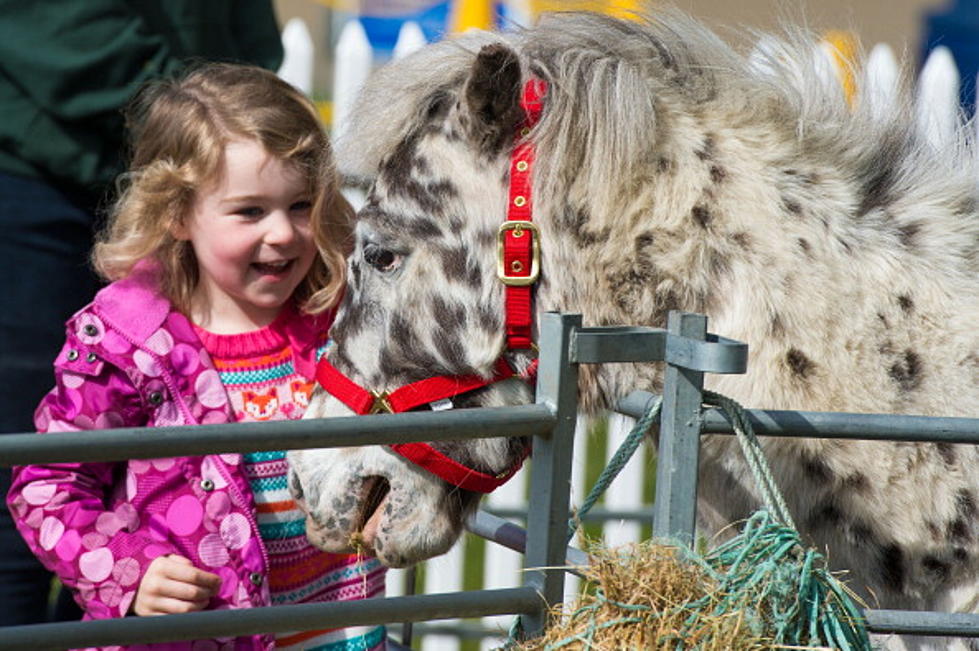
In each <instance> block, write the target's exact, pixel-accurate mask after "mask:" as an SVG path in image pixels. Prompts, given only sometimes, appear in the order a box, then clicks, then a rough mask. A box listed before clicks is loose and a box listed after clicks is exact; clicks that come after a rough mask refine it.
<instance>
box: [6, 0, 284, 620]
mask: <svg viewBox="0 0 979 651" xmlns="http://www.w3.org/2000/svg"><path fill="white" fill-rule="evenodd" d="M0 17H2V18H0V232H2V237H0V277H3V279H4V288H3V291H0V432H4V433H7V432H27V431H31V430H32V429H33V424H32V411H33V408H34V406H35V405H36V404H37V403H38V401H39V400H40V398H41V396H42V395H43V394H44V393H45V392H46V391H47V389H48V387H49V385H50V384H51V362H52V360H53V359H54V358H55V356H56V355H57V353H58V350H59V348H60V346H61V341H62V338H63V334H64V333H63V332H62V328H61V326H60V325H59V324H61V323H63V322H64V321H65V320H66V319H67V317H68V316H70V315H71V313H72V312H73V311H74V310H75V309H76V308H77V307H78V306H81V305H84V304H85V303H87V302H88V301H89V300H90V299H91V297H92V296H93V295H94V293H95V291H96V290H97V289H98V284H97V281H96V279H95V276H94V274H93V273H92V272H91V271H90V269H89V267H88V255H89V250H90V249H91V246H92V243H93V237H94V233H95V231H96V230H97V229H98V228H99V227H100V223H99V214H100V209H101V207H102V206H108V205H109V204H110V202H111V197H112V191H113V187H112V182H113V179H115V177H116V176H117V175H118V174H119V173H120V172H121V171H122V170H123V169H124V168H125V165H124V159H125V152H124V151H123V148H124V145H123V143H124V137H125V125H124V121H123V114H122V108H123V107H124V106H126V105H127V104H128V103H129V101H130V99H131V98H132V97H133V96H134V94H135V93H136V92H137V91H138V90H139V89H140V88H141V87H142V86H143V85H144V84H145V83H146V82H148V81H150V80H152V79H156V78H159V77H162V76H169V75H173V74H175V73H177V72H179V71H181V70H182V69H183V68H184V67H185V66H187V65H190V64H192V63H193V62H194V61H231V62H240V63H251V64H254V65H260V66H262V67H265V68H268V69H271V70H275V69H277V68H278V66H279V65H280V63H281V61H282V42H281V38H280V35H279V26H278V24H277V21H276V16H275V11H274V7H273V5H272V0H84V1H83V2H79V1H78V0H44V1H43V2H27V1H25V0H0ZM0 465H2V460H0ZM9 485H10V469H9V468H7V467H2V468H0V495H2V494H5V493H6V492H7V489H8V488H9ZM50 585H51V575H50V574H49V573H48V572H47V571H46V570H45V569H44V568H43V567H42V566H41V565H40V563H38V561H37V560H36V559H35V557H34V555H33V554H31V552H30V551H29V550H28V549H27V547H26V546H25V545H24V543H23V540H22V539H21V538H20V536H19V535H18V534H17V531H16V529H15V528H14V526H13V523H12V522H11V518H10V514H9V513H8V512H7V510H6V509H0V626H9V625H15V624H29V623H35V622H40V621H44V620H46V619H48V618H49V617H52V616H53V618H55V619H64V618H68V617H73V616H77V611H75V612H71V610H70V608H71V607H73V604H72V603H71V599H59V600H58V603H59V609H58V610H59V612H56V613H52V614H49V613H48V612H47V611H48V595H49V593H50Z"/></svg>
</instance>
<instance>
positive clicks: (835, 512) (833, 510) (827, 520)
mask: <svg viewBox="0 0 979 651" xmlns="http://www.w3.org/2000/svg"><path fill="white" fill-rule="evenodd" d="M841 522H843V513H842V512H841V511H840V509H839V508H837V506H836V505H835V504H833V503H832V502H825V503H823V504H820V505H818V506H816V507H815V508H813V510H812V512H811V513H810V515H809V523H810V525H811V526H813V527H815V528H820V527H838V526H839V525H840V523H841Z"/></svg>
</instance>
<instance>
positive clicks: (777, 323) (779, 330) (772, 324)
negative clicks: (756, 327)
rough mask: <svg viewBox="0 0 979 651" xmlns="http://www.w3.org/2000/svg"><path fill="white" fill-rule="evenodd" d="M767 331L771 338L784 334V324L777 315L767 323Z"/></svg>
mask: <svg viewBox="0 0 979 651" xmlns="http://www.w3.org/2000/svg"><path fill="white" fill-rule="evenodd" d="M768 331H769V332H770V333H771V335H772V336H773V337H781V336H782V335H784V334H785V324H784V323H782V317H780V316H779V315H777V314H776V315H774V316H773V317H772V320H771V321H769V323H768Z"/></svg>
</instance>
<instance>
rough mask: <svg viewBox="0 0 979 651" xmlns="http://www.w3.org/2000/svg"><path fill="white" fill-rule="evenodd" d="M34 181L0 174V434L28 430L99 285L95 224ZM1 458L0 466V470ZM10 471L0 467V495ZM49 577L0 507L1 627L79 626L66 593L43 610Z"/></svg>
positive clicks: (77, 613) (74, 204)
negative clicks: (70, 326)
mask: <svg viewBox="0 0 979 651" xmlns="http://www.w3.org/2000/svg"><path fill="white" fill-rule="evenodd" d="M78 206H79V204H78V203H77V202H72V201H71V200H69V198H68V197H66V196H65V195H63V194H62V193H60V192H58V191H57V190H55V189H53V188H52V187H50V186H48V185H46V184H45V183H42V182H40V181H36V180H32V179H26V178H22V177H17V176H11V175H9V174H2V173H0V433H9V432H32V431H34V424H33V414H34V408H35V407H36V406H37V404H38V402H39V401H40V400H41V398H42V397H43V396H44V394H45V393H46V392H47V391H49V390H50V389H51V388H52V386H53V385H54V374H53V372H52V366H51V364H52V362H53V361H54V358H55V357H56V356H57V354H58V351H60V350H61V347H62V345H63V344H64V339H65V334H64V333H65V328H64V325H65V321H66V320H67V319H68V317H70V316H71V315H72V314H73V313H74V312H75V311H76V310H78V309H79V308H80V307H82V306H83V305H85V304H86V303H87V302H89V301H90V300H91V299H92V296H93V295H94V293H95V291H96V289H97V287H98V282H97V280H96V278H95V276H94V274H92V272H91V271H90V270H89V267H88V262H87V260H88V255H89V252H90V250H91V245H92V238H93V224H94V218H93V217H92V215H91V213H90V212H88V211H86V210H84V209H82V208H79V207H78ZM2 461H3V460H2V458H0V465H2ZM9 488H10V468H8V467H0V491H2V493H0V496H2V497H5V496H6V494H7V491H8V489H9ZM50 592H51V573H50V572H48V571H47V570H45V569H44V567H43V566H42V565H41V564H40V563H39V562H38V561H37V559H36V558H35V557H34V555H33V554H32V553H31V552H30V550H29V549H28V548H27V546H26V545H25V544H24V541H23V539H22V538H21V537H20V534H19V533H18V532H17V530H16V529H15V528H14V525H13V521H12V519H11V517H10V513H9V511H8V510H7V508H6V505H4V506H3V507H2V508H0V626H11V625H15V624H31V623H36V622H43V621H46V620H49V619H78V618H79V617H80V616H81V611H80V610H79V609H78V607H77V606H75V604H74V603H73V602H72V601H71V599H70V596H69V595H67V591H64V590H63V591H62V592H63V593H65V594H62V595H60V596H59V598H58V599H57V600H56V604H55V606H54V607H53V608H49V604H48V601H49V595H50Z"/></svg>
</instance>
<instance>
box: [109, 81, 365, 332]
mask: <svg viewBox="0 0 979 651" xmlns="http://www.w3.org/2000/svg"><path fill="white" fill-rule="evenodd" d="M126 118H127V127H128V129H129V131H130V142H131V148H132V159H131V163H130V167H129V171H128V172H126V173H125V174H123V175H122V176H121V177H120V178H119V181H118V185H119V193H120V194H119V199H118V200H117V201H116V202H115V204H114V206H113V207H112V209H111V211H110V213H109V219H108V222H107V225H106V228H105V229H104V230H103V231H102V232H101V233H100V234H99V236H98V238H97V242H96V244H95V247H94V249H93V252H92V264H93V266H94V267H95V269H96V271H98V273H99V274H101V275H102V276H103V277H104V278H105V279H107V280H110V281H112V280H118V279H120V278H123V277H125V276H127V275H128V274H129V273H130V272H131V271H132V270H133V267H134V266H135V265H136V263H138V262H139V261H140V260H144V259H153V260H155V261H156V262H157V263H158V264H159V265H160V266H161V267H162V274H161V289H162V291H163V292H164V293H165V294H166V296H167V298H169V299H170V301H171V302H172V303H173V305H174V306H175V307H176V308H177V309H178V310H181V311H183V312H185V313H186V312H187V311H188V309H189V306H190V299H191V296H192V294H193V291H194V288H195V287H196V285H197V282H198V267H197V260H196V258H195V256H194V252H193V250H192V248H191V247H190V244H189V243H188V242H186V241H181V240H178V239H176V238H175V237H174V236H173V234H172V233H173V230H174V227H176V226H178V225H180V224H182V223H183V220H184V219H185V218H186V217H187V216H188V215H189V214H190V212H191V209H192V207H193V204H194V201H195V198H196V192H197V190H198V189H199V188H201V187H202V186H203V185H204V184H206V183H208V182H209V181H211V180H212V179H214V178H216V176H217V175H218V174H219V173H220V171H221V165H222V160H223V153H224V148H225V145H226V144H227V143H228V142H229V141H231V140H234V139H252V140H255V141H257V142H259V143H261V144H262V145H263V146H264V147H265V149H266V150H268V151H269V153H271V154H272V155H274V156H276V157H278V158H280V159H282V160H283V161H285V162H287V163H289V164H290V165H292V166H294V167H295V168H296V169H298V170H300V171H301V172H302V173H303V175H304V176H305V177H306V179H307V180H308V183H309V188H310V192H311V193H312V195H313V197H314V199H313V211H312V230H313V238H314V241H315V243H316V246H317V248H318V249H319V255H318V256H317V257H316V258H315V260H314V262H313V265H312V267H311V268H310V271H309V273H308V274H307V275H306V278H305V279H304V281H303V282H302V283H300V285H299V287H297V288H296V294H295V299H296V303H297V305H299V306H300V307H301V309H303V310H305V311H306V312H309V313H318V312H322V311H324V310H326V309H327V308H329V307H331V306H333V305H335V304H336V302H337V299H338V297H339V296H340V294H341V291H342V288H343V284H344V280H345V278H344V276H345V269H346V261H345V255H346V254H347V253H348V252H349V250H350V245H351V241H352V223H353V210H352V209H351V207H350V204H348V203H347V201H346V200H345V199H344V198H343V196H342V195H341V194H340V191H339V181H338V177H337V173H336V169H335V166H334V162H333V155H332V151H331V148H330V143H329V140H328V138H327V135H326V133H325V132H324V130H323V127H322V125H321V123H320V121H319V117H318V114H317V112H316V108H315V107H314V106H313V104H312V102H310V101H309V100H308V99H307V98H306V97H305V96H304V95H303V94H302V93H300V92H299V91H298V90H296V89H295V88H293V87H292V86H291V85H289V84H288V83H286V82H285V81H282V80H281V79H279V78H278V77H276V75H275V74H273V73H272V72H269V71H268V70H264V69H262V68H257V67H253V66H245V65H236V64H227V63H209V64H206V65H202V66H199V67H196V68H194V69H192V70H191V71H189V72H188V73H187V74H186V75H184V76H183V77H181V78H179V79H168V80H159V81H156V82H153V83H151V84H150V85H148V86H147V87H146V88H145V89H144V90H143V91H142V92H140V94H139V95H138V96H137V97H136V98H135V100H134V101H133V102H132V104H131V105H130V107H129V109H128V110H127V115H126Z"/></svg>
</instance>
